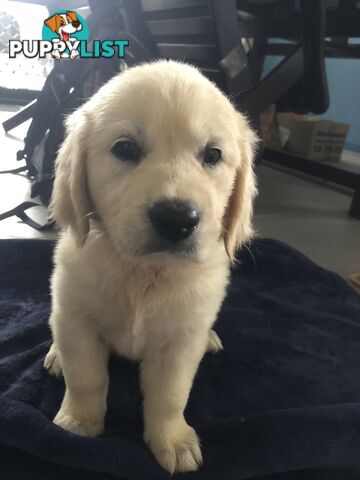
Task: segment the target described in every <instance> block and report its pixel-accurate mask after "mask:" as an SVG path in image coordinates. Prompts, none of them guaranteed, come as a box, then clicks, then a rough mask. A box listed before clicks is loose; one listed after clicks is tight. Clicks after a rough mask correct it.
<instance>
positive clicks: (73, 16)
mask: <svg viewBox="0 0 360 480" xmlns="http://www.w3.org/2000/svg"><path fill="white" fill-rule="evenodd" d="M66 16H67V17H70V18H71V21H72V22H77V19H78V18H77V15H76V12H70V11H69V12H66Z"/></svg>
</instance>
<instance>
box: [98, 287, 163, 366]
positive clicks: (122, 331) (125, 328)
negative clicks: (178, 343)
mask: <svg viewBox="0 0 360 480" xmlns="http://www.w3.org/2000/svg"><path fill="white" fill-rule="evenodd" d="M111 290H112V291H108V292H107V294H106V295H105V296H102V298H101V304H102V307H101V310H102V312H103V314H102V318H101V319H100V330H101V335H102V336H103V337H104V339H105V341H106V342H107V343H108V344H109V345H110V346H111V347H112V348H113V349H114V350H115V351H116V352H117V353H119V354H120V355H122V356H124V357H127V358H129V359H132V360H138V359H140V358H141V355H142V352H143V350H144V348H145V347H146V344H147V343H149V342H150V341H152V338H153V337H154V336H156V335H157V334H158V333H159V332H158V330H159V329H162V330H163V331H164V328H166V324H167V323H168V318H169V317H168V315H166V313H165V310H166V309H165V308H164V302H162V301H161V298H160V297H159V294H158V292H157V291H155V285H152V284H149V283H148V284H141V283H140V284H138V285H136V286H134V285H131V284H128V285H125V284H123V283H121V284H118V285H113V286H112V289H111Z"/></svg>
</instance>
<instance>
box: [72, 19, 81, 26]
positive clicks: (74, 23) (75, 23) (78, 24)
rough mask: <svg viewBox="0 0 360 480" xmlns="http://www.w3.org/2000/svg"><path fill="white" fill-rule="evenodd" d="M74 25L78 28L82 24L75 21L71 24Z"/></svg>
mask: <svg viewBox="0 0 360 480" xmlns="http://www.w3.org/2000/svg"><path fill="white" fill-rule="evenodd" d="M71 23H72V24H73V27H75V28H78V27H79V26H80V22H79V21H78V20H74V21H73V22H71Z"/></svg>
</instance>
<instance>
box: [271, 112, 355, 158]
mask: <svg viewBox="0 0 360 480" xmlns="http://www.w3.org/2000/svg"><path fill="white" fill-rule="evenodd" d="M275 122H276V124H277V128H278V131H279V137H280V138H281V137H282V139H285V138H286V137H287V138H286V141H285V142H283V144H282V149H283V150H285V151H287V152H290V153H294V154H295V155H299V156H301V157H305V158H308V159H310V160H330V161H333V160H340V158H341V153H342V150H343V147H344V143H345V140H346V136H347V133H348V130H349V128H350V126H349V125H347V124H345V123H340V122H335V121H333V120H322V119H320V118H318V117H315V116H312V115H297V114H295V113H278V114H277V115H276V119H275Z"/></svg>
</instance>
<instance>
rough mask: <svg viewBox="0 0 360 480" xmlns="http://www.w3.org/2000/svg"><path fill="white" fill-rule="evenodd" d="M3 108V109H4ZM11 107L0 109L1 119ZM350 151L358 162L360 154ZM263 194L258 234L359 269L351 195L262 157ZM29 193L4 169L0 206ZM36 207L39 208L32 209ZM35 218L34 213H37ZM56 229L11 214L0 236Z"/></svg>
mask: <svg viewBox="0 0 360 480" xmlns="http://www.w3.org/2000/svg"><path fill="white" fill-rule="evenodd" d="M3 110H5V109H3ZM11 114H12V112H11V111H10V109H9V108H7V109H6V110H5V111H1V112H0V122H1V121H2V120H4V119H5V118H8V117H9V116H10V115H11ZM25 132H26V126H22V127H19V128H18V129H16V130H14V131H13V132H11V133H12V135H11V136H9V135H8V136H5V135H4V134H3V133H1V134H0V152H1V161H0V170H4V169H7V168H15V167H17V166H18V164H17V163H16V160H15V154H16V151H17V150H19V149H20V148H21V146H22V142H21V139H22V138H23V137H24V136H25ZM347 155H348V156H351V157H352V160H353V161H354V162H358V163H359V165H360V156H359V155H357V154H353V155H351V154H350V153H347ZM257 175H258V178H259V192H260V193H259V197H258V199H257V202H256V209H255V224H256V228H257V230H258V233H259V235H261V236H266V237H271V238H276V239H278V240H282V241H283V242H286V243H289V244H290V245H293V246H294V247H296V248H298V249H299V250H301V251H302V252H303V253H305V254H306V255H308V256H309V257H310V258H311V259H313V260H314V261H315V262H317V263H319V264H320V265H322V266H324V267H326V268H328V269H330V270H334V271H336V272H338V273H340V274H341V275H344V276H347V275H349V274H350V273H354V272H357V271H360V220H354V219H352V218H350V217H349V216H348V213H347V212H348V209H349V205H350V201H351V198H350V197H349V196H348V195H346V194H344V193H339V192H338V191H336V190H333V189H331V188H329V187H328V186H326V185H324V184H320V183H314V182H313V181H308V180H304V179H303V178H300V177H297V176H294V175H292V174H288V173H284V172H283V171H279V170H276V169H274V168H273V167H271V166H269V165H267V164H265V163H263V164H261V165H259V166H258V167H257ZM28 196H29V184H28V180H27V178H26V177H24V176H22V175H8V174H7V175H0V212H3V211H5V210H8V209H10V208H13V207H15V206H16V205H17V204H18V203H20V202H21V201H24V199H26V198H28ZM34 210H35V209H34ZM36 210H38V212H36V218H37V219H38V220H39V221H40V220H41V219H43V220H44V219H45V218H46V210H45V209H36ZM33 216H34V218H35V213H34V214H33ZM49 236H52V237H54V234H43V233H39V232H37V231H35V230H33V229H31V228H30V227H28V226H26V225H24V224H22V223H21V222H20V220H18V219H16V218H11V219H7V220H3V221H2V222H0V238H25V237H26V238H28V237H39V238H46V237H49Z"/></svg>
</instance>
